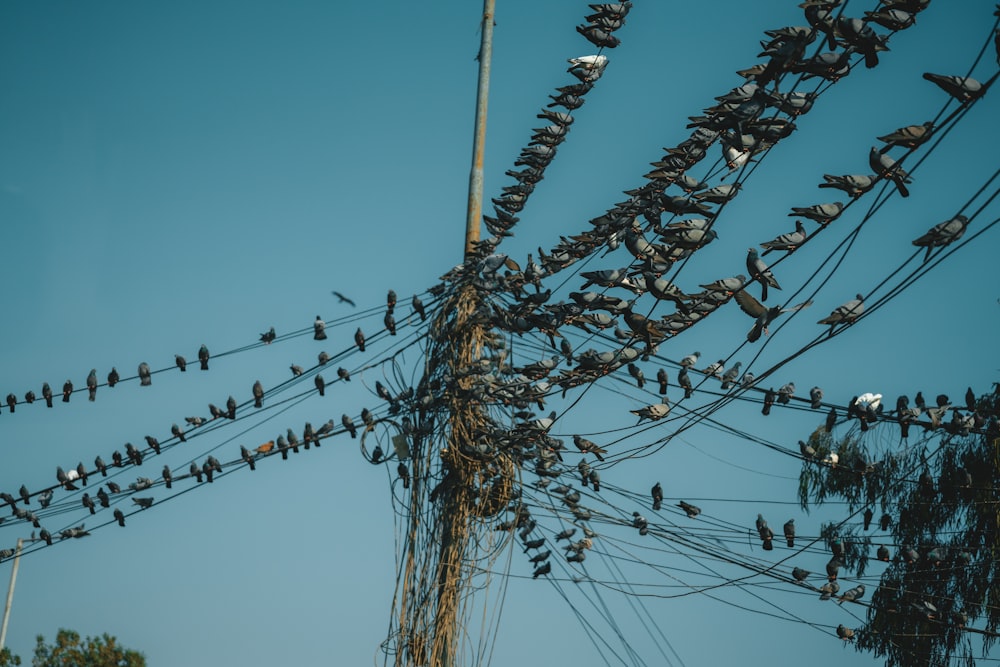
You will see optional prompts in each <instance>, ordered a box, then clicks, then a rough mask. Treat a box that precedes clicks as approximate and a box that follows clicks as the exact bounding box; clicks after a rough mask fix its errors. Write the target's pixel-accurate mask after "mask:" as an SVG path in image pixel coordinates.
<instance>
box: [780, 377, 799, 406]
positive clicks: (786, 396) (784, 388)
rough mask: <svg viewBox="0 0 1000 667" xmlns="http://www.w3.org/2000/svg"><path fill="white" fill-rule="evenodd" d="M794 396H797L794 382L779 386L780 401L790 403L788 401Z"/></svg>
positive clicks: (783, 403) (785, 403)
mask: <svg viewBox="0 0 1000 667" xmlns="http://www.w3.org/2000/svg"><path fill="white" fill-rule="evenodd" d="M793 396H795V383H794V382H788V383H785V384H783V385H781V386H780V387H778V403H781V404H782V405H788V402H789V401H790V400H791V398H792V397H793Z"/></svg>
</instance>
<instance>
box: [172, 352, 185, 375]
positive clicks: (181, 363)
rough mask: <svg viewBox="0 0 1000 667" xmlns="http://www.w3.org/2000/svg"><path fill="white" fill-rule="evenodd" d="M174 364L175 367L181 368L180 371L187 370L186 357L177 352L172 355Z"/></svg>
mask: <svg viewBox="0 0 1000 667" xmlns="http://www.w3.org/2000/svg"><path fill="white" fill-rule="evenodd" d="M174 365H176V366H177V368H179V369H181V373H184V372H186V371H187V359H185V358H184V357H182V356H181V355H179V354H175V355H174Z"/></svg>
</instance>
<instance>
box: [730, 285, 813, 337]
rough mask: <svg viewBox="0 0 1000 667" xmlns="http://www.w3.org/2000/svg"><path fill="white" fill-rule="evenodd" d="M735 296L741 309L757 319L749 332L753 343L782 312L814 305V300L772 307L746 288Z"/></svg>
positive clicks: (748, 334)
mask: <svg viewBox="0 0 1000 667" xmlns="http://www.w3.org/2000/svg"><path fill="white" fill-rule="evenodd" d="M733 298H734V299H736V303H737V305H739V307H740V310H742V311H743V312H744V313H746V314H747V315H749V316H750V317H753V318H755V320H756V321H755V322H754V324H753V326H752V327H750V330H749V331H748V332H747V340H748V341H749V342H751V343H754V342H756V341H758V340H760V337H761V335H762V334H766V333H768V326H770V324H771V322H773V321H774V320H775V319H777V318H778V316H779V315H781V314H782V313H790V312H793V311H797V310H802V309H803V308H808V307H809V306H811V305H812V301H803V302H802V303H800V304H797V305H794V306H790V307H788V308H782V307H781V306H772V307H771V308H768V307H767V306H765V305H764V304H762V303H761V302H760V301H758V300H757V299H755V298H754V297H753V296H752V295H751V294H750V293H749V292H747V291H746V290H740V291H739V292H736V295H735V296H734V297H733Z"/></svg>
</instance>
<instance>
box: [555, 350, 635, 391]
mask: <svg viewBox="0 0 1000 667" xmlns="http://www.w3.org/2000/svg"><path fill="white" fill-rule="evenodd" d="M557 358H558V357H557ZM628 374H629V375H631V376H632V377H633V378H634V379H635V382H636V385H638V387H639V389H642V387H643V385H644V384H645V383H646V378H645V376H644V375H643V373H642V369H641V368H639V367H638V366H636V365H635V364H629V365H628Z"/></svg>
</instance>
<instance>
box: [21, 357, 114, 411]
mask: <svg viewBox="0 0 1000 667" xmlns="http://www.w3.org/2000/svg"><path fill="white" fill-rule="evenodd" d="M96 397H97V369H96V368H91V369H90V374H89V375H88V376H87V399H88V400H91V401H93V400H94V399H95V398H96ZM10 410H11V412H13V411H14V407H13V406H11V409H10Z"/></svg>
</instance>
